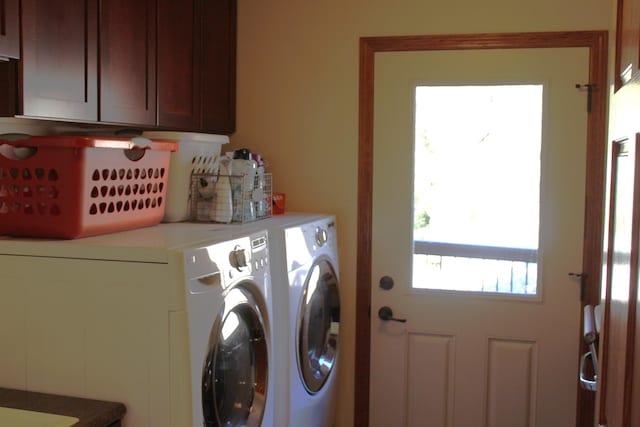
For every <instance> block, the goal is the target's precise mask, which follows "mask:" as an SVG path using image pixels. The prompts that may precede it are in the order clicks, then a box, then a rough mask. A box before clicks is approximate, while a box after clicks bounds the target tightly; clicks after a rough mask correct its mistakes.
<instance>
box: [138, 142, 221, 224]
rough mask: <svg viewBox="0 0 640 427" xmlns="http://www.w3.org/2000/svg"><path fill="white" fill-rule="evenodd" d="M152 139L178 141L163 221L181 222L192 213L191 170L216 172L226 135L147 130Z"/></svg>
mask: <svg viewBox="0 0 640 427" xmlns="http://www.w3.org/2000/svg"><path fill="white" fill-rule="evenodd" d="M143 135H144V136H145V137H146V138H149V139H156V138H157V139H164V140H173V141H176V142H178V147H179V149H178V151H175V152H173V153H171V168H170V169H169V179H168V183H167V201H166V205H165V214H164V218H163V219H162V221H163V222H180V221H185V220H188V219H189V217H190V208H189V206H190V203H189V199H190V189H191V174H193V173H217V169H218V160H219V159H220V151H221V149H222V145H223V144H226V143H228V142H229V137H228V136H226V135H214V134H206V133H192V132H163V131H153V132H144V133H143Z"/></svg>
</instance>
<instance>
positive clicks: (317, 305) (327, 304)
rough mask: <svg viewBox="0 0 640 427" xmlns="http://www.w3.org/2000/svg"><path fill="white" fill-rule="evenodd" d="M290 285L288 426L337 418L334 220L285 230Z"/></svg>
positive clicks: (309, 426)
mask: <svg viewBox="0 0 640 427" xmlns="http://www.w3.org/2000/svg"><path fill="white" fill-rule="evenodd" d="M284 236H285V247H286V262H287V271H288V279H289V280H288V281H289V320H290V327H289V332H290V336H289V369H290V371H289V417H288V418H289V425H290V426H291V427H330V426H332V425H333V421H334V417H335V404H336V387H337V372H336V371H337V368H338V363H337V362H338V348H339V346H338V344H339V340H338V338H339V332H340V297H339V280H338V277H339V276H338V274H339V272H338V252H337V231H336V221H335V217H334V216H325V217H322V218H321V219H315V220H312V221H311V222H307V223H304V224H302V225H297V226H293V227H289V228H286V229H285V230H284Z"/></svg>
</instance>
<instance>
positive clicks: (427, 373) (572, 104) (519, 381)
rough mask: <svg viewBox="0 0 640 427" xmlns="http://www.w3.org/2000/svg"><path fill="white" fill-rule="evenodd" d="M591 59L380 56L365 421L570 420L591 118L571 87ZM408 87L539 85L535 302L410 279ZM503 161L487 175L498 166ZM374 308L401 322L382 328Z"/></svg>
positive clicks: (508, 54) (551, 52) (515, 54)
mask: <svg viewBox="0 0 640 427" xmlns="http://www.w3.org/2000/svg"><path fill="white" fill-rule="evenodd" d="M588 54H589V51H588V49H586V48H558V49H522V50H520V49H513V50H509V49H507V50H470V51H455V52H454V51H418V52H389V53H376V62H375V63H376V67H375V92H374V93H375V102H374V112H375V114H374V144H373V146H374V167H373V170H374V177H373V188H374V192H373V193H374V194H373V218H372V223H373V230H372V284H371V286H372V290H371V299H372V305H371V370H370V372H371V377H370V381H371V391H370V425H371V426H373V427H387V426H409V427H413V426H434V427H438V426H447V427H450V426H456V427H478V426H492V427H493V426H504V427H519V426H540V427H542V426H544V427H555V426H557V427H567V426H573V425H575V415H576V398H577V391H576V387H577V382H576V380H577V377H578V371H577V362H578V359H579V355H578V339H579V327H580V317H579V316H580V287H579V280H576V279H575V277H571V276H570V275H569V273H570V272H580V270H581V266H582V245H583V242H582V238H583V224H584V222H583V217H584V199H585V194H584V188H585V166H584V165H585V164H586V142H585V141H586V121H587V113H586V105H585V102H586V96H585V93H583V92H580V91H578V90H577V89H576V87H575V85H576V83H584V82H587V81H588V59H589V58H588ZM418 83H429V84H443V85H450V84H495V85H500V84H506V83H509V84H520V83H523V84H524V83H537V84H542V85H543V92H544V96H543V114H542V122H543V127H542V145H541V155H540V164H541V175H540V196H539V197H540V198H539V200H540V212H539V240H538V249H537V264H536V274H537V290H536V291H535V293H534V294H532V295H531V294H530V295H509V294H508V293H507V294H505V293H500V294H497V293H491V292H488V293H487V292H466V291H442V290H427V289H418V286H414V285H415V284H412V280H413V279H412V277H413V276H412V269H413V265H412V260H413V185H414V181H413V179H414V176H413V173H414V166H413V149H414V147H413V145H414V111H413V108H414V96H415V87H416V85H417V84H418ZM455 131H456V129H452V132H455ZM517 139H518V135H514V144H513V150H517V149H518V146H517ZM460 154H461V155H464V153H460ZM501 160H502V159H499V158H496V159H495V163H494V164H490V165H486V167H487V168H499V167H500V162H501ZM454 167H455V166H454ZM459 173H460V174H463V175H464V174H465V173H466V170H465V169H464V168H461V170H460V171H459ZM467 178H468V179H469V180H473V179H474V176H468V177H467ZM504 179H505V180H508V179H509V176H505V177H504ZM486 191H487V192H491V191H492V189H491V188H488V189H486ZM503 196H504V197H509V195H508V194H505V195H503ZM452 197H456V195H454V194H452ZM513 215H518V206H513ZM383 276H389V277H391V278H393V283H394V286H393V288H391V289H389V290H385V289H383V288H382V287H381V286H380V285H379V280H380V278H382V277H383ZM436 287H437V286H436ZM383 306H387V307H390V308H391V309H392V310H393V316H394V317H395V318H398V319H406V322H404V323H402V322H396V321H393V320H389V321H383V320H381V319H380V318H379V317H378V310H379V309H380V308H381V307H383Z"/></svg>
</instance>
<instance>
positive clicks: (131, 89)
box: [100, 0, 156, 125]
mask: <svg viewBox="0 0 640 427" xmlns="http://www.w3.org/2000/svg"><path fill="white" fill-rule="evenodd" d="M100 121H102V122H112V123H129V124H143V125H155V124H156V1H155V0H109V1H101V2H100Z"/></svg>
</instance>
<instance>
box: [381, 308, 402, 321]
mask: <svg viewBox="0 0 640 427" xmlns="http://www.w3.org/2000/svg"><path fill="white" fill-rule="evenodd" d="M378 317H379V318H380V319H381V320H384V321H385V322H388V321H390V320H392V321H394V322H400V323H405V322H406V321H407V319H397V318H395V317H393V310H391V307H387V306H386V305H385V306H383V307H380V310H378Z"/></svg>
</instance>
